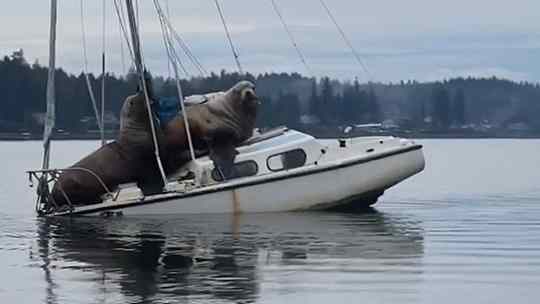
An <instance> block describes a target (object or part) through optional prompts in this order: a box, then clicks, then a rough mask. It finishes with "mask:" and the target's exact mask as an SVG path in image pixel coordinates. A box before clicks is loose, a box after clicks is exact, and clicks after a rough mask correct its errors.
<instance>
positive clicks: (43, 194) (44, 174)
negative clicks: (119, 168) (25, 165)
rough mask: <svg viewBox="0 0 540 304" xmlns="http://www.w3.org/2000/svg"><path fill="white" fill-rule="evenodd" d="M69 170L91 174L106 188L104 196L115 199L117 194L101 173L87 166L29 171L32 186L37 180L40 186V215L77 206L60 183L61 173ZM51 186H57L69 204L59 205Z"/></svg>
mask: <svg viewBox="0 0 540 304" xmlns="http://www.w3.org/2000/svg"><path fill="white" fill-rule="evenodd" d="M69 171H78V172H84V173H87V174H89V175H91V176H92V177H93V178H95V179H96V180H97V182H98V183H99V184H100V186H101V187H102V188H103V190H105V194H104V196H105V197H110V198H113V199H114V197H115V196H114V195H113V193H112V191H111V190H110V189H109V187H107V185H106V184H105V182H103V180H102V179H101V177H99V175H97V174H96V173H95V172H93V171H92V170H90V169H87V168H81V167H72V168H67V169H47V170H33V171H27V173H28V180H29V182H30V187H33V186H34V184H35V182H36V181H37V185H38V186H37V190H36V192H37V195H38V198H37V200H36V206H35V209H36V212H37V213H38V215H40V216H45V215H49V214H52V213H55V212H62V211H69V212H71V211H73V209H74V206H75V204H74V202H73V201H72V200H71V199H70V197H69V195H68V194H67V193H66V191H64V189H63V187H62V183H58V180H59V178H60V175H61V174H62V173H64V172H69ZM51 186H57V188H58V190H59V191H60V193H61V194H62V196H63V198H64V199H65V201H66V203H67V205H64V204H63V205H59V204H58V202H56V200H55V198H54V196H53V195H52V193H51V191H50V189H51V188H52V187H51ZM75 203H77V202H75ZM79 203H80V202H79ZM85 203H87V202H85ZM96 203H97V202H96Z"/></svg>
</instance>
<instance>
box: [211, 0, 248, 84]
mask: <svg viewBox="0 0 540 304" xmlns="http://www.w3.org/2000/svg"><path fill="white" fill-rule="evenodd" d="M214 3H215V4H216V8H217V10H218V13H219V17H220V19H221V23H223V28H224V29H225V34H226V35H227V40H228V41H229V45H230V47H231V51H232V53H233V56H234V61H235V62H236V66H237V68H238V71H239V72H240V74H244V71H243V69H242V65H241V64H240V59H239V55H238V51H237V50H236V48H235V47H234V43H233V40H232V37H231V33H230V32H229V27H228V26H227V22H226V21H225V16H224V15H223V10H222V9H221V5H220V4H219V0H214Z"/></svg>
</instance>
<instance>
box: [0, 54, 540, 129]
mask: <svg viewBox="0 0 540 304" xmlns="http://www.w3.org/2000/svg"><path fill="white" fill-rule="evenodd" d="M46 79H47V69H46V68H45V67H43V66H40V65H39V64H37V63H35V64H29V63H28V62H27V61H26V60H25V58H24V55H23V53H22V51H18V52H14V53H13V54H12V55H10V56H5V57H4V58H3V59H1V60H0V91H1V92H2V95H1V97H0V105H1V109H0V132H36V133H38V132H40V131H41V126H40V121H41V120H42V117H43V114H42V113H43V112H45V87H46ZM90 79H91V82H92V85H93V88H94V90H95V96H97V97H99V96H100V94H99V90H100V82H101V78H100V77H96V76H94V75H90ZM241 79H247V80H251V81H253V82H255V83H256V85H257V92H258V94H259V95H260V96H261V97H262V100H263V108H262V109H261V112H260V117H259V126H261V127H270V126H276V125H288V126H290V127H304V128H326V127H327V128H334V127H335V126H344V125H354V124H362V123H376V122H383V121H384V122H385V125H386V126H389V127H393V128H401V129H410V130H415V129H416V130H419V129H422V130H438V131H444V130H451V129H454V130H455V129H463V130H464V129H467V128H471V129H472V128H475V129H476V128H498V129H515V130H521V131H524V132H539V131H540V119H539V118H540V86H539V85H538V84H532V83H526V82H520V83H516V82H513V81H510V80H502V79H497V78H488V79H477V78H457V79H451V80H446V81H442V82H428V83H419V82H416V81H407V82H401V83H394V84H383V83H371V84H360V83H358V82H356V81H353V82H343V81H338V80H332V79H329V78H322V79H312V78H307V77H304V76H302V75H300V74H297V73H293V74H285V73H281V74H275V73H272V74H261V75H251V74H247V75H243V76H241V75H239V74H237V73H226V72H221V73H220V74H211V75H209V76H208V77H204V78H193V79H190V80H183V81H182V86H183V89H184V93H185V94H186V95H191V94H199V93H207V92H212V91H219V90H225V89H228V88H229V87H231V86H232V85H234V84H235V83H236V82H237V81H239V80H241ZM56 81H57V86H56V89H57V94H56V96H57V108H56V109H57V128H58V129H63V130H67V131H70V132H79V133H80V132H86V131H87V130H88V129H95V128H96V125H95V120H94V119H93V117H94V112H93V110H92V105H91V102H90V98H89V96H88V91H87V87H86V84H85V80H84V75H82V74H80V75H71V74H68V73H66V72H65V71H63V70H61V69H59V70H57V72H56ZM136 83H137V81H136V78H135V77H134V75H132V74H128V75H127V76H125V77H124V76H116V75H107V76H106V101H107V102H106V111H107V113H108V115H107V121H108V123H109V125H111V126H112V127H115V125H116V124H117V118H118V113H119V111H120V107H121V105H122V102H123V101H124V99H125V97H126V96H128V95H130V94H133V93H134V92H135V89H136V86H137V85H136ZM153 85H154V89H155V91H156V95H158V96H175V93H176V88H175V86H174V81H172V80H169V79H164V78H162V77H154V78H153Z"/></svg>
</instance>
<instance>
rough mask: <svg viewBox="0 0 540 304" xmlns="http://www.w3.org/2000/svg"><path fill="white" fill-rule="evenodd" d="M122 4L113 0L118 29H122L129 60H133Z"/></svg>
mask: <svg viewBox="0 0 540 304" xmlns="http://www.w3.org/2000/svg"><path fill="white" fill-rule="evenodd" d="M122 7H123V6H122V5H119V4H118V0H114V8H115V10H116V15H117V16H118V23H119V24H120V29H121V31H122V34H123V35H122V36H123V38H124V41H125V42H126V44H127V48H128V50H129V56H130V57H131V61H132V62H135V55H134V54H133V48H132V47H131V43H130V41H129V35H128V32H127V29H126V27H127V26H126V20H125V19H124V18H125V16H124V10H123V8H122Z"/></svg>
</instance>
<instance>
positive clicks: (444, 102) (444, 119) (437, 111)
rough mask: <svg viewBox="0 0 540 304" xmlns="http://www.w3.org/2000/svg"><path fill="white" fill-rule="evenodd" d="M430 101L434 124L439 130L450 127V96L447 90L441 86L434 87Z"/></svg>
mask: <svg viewBox="0 0 540 304" xmlns="http://www.w3.org/2000/svg"><path fill="white" fill-rule="evenodd" d="M431 101H432V103H433V113H432V116H433V119H434V122H435V124H436V125H437V126H438V127H440V128H448V127H449V126H450V94H449V93H448V90H447V89H446V88H445V87H444V86H443V85H442V84H437V85H435V86H434V87H433V93H432V99H431Z"/></svg>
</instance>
